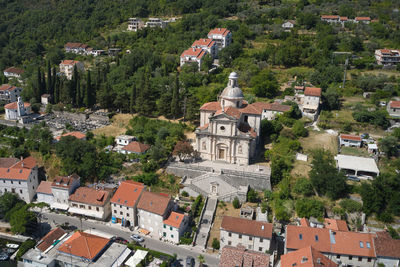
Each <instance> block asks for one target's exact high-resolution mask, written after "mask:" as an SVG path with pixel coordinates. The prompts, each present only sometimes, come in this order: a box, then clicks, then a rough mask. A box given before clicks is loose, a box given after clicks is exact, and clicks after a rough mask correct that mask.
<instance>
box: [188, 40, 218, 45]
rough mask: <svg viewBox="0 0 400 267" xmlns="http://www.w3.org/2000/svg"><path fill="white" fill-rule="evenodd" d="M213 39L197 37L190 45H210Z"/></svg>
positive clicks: (213, 42) (212, 43)
mask: <svg viewBox="0 0 400 267" xmlns="http://www.w3.org/2000/svg"><path fill="white" fill-rule="evenodd" d="M214 44H215V41H213V40H212V39H199V40H196V41H194V42H193V44H192V47H204V46H206V47H212V46H213V45H214Z"/></svg>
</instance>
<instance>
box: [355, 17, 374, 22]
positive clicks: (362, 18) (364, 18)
mask: <svg viewBox="0 0 400 267" xmlns="http://www.w3.org/2000/svg"><path fill="white" fill-rule="evenodd" d="M355 20H357V21H369V20H371V18H370V17H356V18H355Z"/></svg>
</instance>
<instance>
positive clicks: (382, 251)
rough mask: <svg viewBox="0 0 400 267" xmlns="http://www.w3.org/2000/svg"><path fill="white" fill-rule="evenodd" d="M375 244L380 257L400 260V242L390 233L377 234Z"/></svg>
mask: <svg viewBox="0 0 400 267" xmlns="http://www.w3.org/2000/svg"><path fill="white" fill-rule="evenodd" d="M374 244H375V251H376V255H377V256H378V257H379V256H380V257H388V258H395V259H400V240H399V239H393V238H392V237H391V236H390V234H389V233H388V232H386V231H383V232H377V233H376V237H375V238H374Z"/></svg>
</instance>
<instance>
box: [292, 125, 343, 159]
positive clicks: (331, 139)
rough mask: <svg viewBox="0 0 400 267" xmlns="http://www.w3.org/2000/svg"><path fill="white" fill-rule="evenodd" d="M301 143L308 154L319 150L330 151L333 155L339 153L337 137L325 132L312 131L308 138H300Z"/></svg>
mask: <svg viewBox="0 0 400 267" xmlns="http://www.w3.org/2000/svg"><path fill="white" fill-rule="evenodd" d="M299 141H300V143H301V147H302V148H303V151H305V152H306V153H309V152H310V151H311V150H314V149H318V148H323V149H325V150H329V151H331V153H332V154H333V155H336V154H337V152H338V147H337V146H338V145H337V137H336V136H334V135H331V134H328V133H325V132H317V131H310V132H309V135H308V137H305V138H300V139H299Z"/></svg>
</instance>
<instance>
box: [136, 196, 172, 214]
mask: <svg viewBox="0 0 400 267" xmlns="http://www.w3.org/2000/svg"><path fill="white" fill-rule="evenodd" d="M170 201H171V198H170V197H169V196H165V195H161V194H157V193H153V192H148V191H144V192H143V194H142V196H141V197H140V200H139V203H138V205H137V208H138V209H142V210H145V211H148V212H151V213H155V214H158V215H164V213H165V212H166V210H167V208H168V205H169V202H170Z"/></svg>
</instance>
